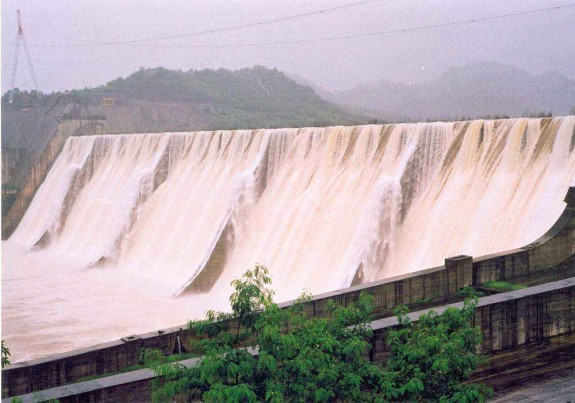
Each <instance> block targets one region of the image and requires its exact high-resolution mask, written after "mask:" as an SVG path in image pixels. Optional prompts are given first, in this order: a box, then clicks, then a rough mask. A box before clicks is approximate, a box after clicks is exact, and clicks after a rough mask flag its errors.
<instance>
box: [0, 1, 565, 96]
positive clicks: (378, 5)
mask: <svg viewBox="0 0 575 403" xmlns="http://www.w3.org/2000/svg"><path fill="white" fill-rule="evenodd" d="M359 1H360V0H293V1H279V0H278V1H275V0H243V1H240V0H210V1H208V0H203V1H201V0H193V1H192V0H125V1H119V0H97V1H96V0H94V1H92V0H90V1H86V0H70V1H69V0H53V1H48V0H44V1H41V0H2V53H1V55H2V92H3V93H4V92H5V91H7V90H8V87H9V83H10V74H11V64H12V55H13V53H14V51H13V49H14V43H15V39H16V31H17V24H16V9H18V8H19V9H20V10H21V12H22V18H23V26H24V32H25V35H26V38H27V41H28V45H29V49H30V53H31V56H32V59H33V63H34V67H35V70H36V75H37V77H38V81H39V83H40V89H41V90H43V91H45V92H49V91H53V90H63V89H71V88H78V87H84V86H97V85H100V84H103V83H105V82H107V81H110V80H112V79H114V78H116V77H119V76H126V75H128V74H130V73H132V72H133V71H135V70H137V69H138V68H139V67H156V66H164V67H168V68H174V69H182V70H189V69H203V68H208V67H209V68H220V67H224V68H229V69H237V68H241V67H249V66H253V65H256V64H260V65H264V66H267V67H277V68H278V69H280V70H283V71H285V72H288V73H292V74H297V75H299V76H301V77H303V78H305V79H308V80H310V81H312V82H314V83H316V84H318V85H321V86H323V87H325V88H327V89H345V88H349V87H350V86H353V85H355V84H357V83H360V82H373V81H378V80H381V79H388V80H392V81H404V82H405V81H412V82H420V81H427V80H430V79H433V78H435V77H437V76H438V75H439V74H441V73H442V72H444V71H445V70H446V69H448V68H449V67H451V66H455V65H462V64H469V63H473V62H477V61H499V62H502V63H505V64H511V65H515V66H518V67H522V68H524V69H525V70H527V71H529V72H531V73H536V74H540V73H542V72H544V71H547V70H554V71H557V72H559V73H562V74H564V75H566V76H568V77H570V78H571V79H575V23H574V21H575V7H567V8H563V9H560V10H556V11H550V12H546V13H539V14H530V15H523V16H516V17H511V18H506V19H500V20H491V21H485V22H475V23H472V24H462V25H458V26H452V27H443V28H436V29H433V30H421V31H415V32H404V33H395V34H389V35H382V36H372V37H366V38H354V39H344V40H336V41H322V42H312V43H304V44H289V45H281V46H280V45H267V46H249V47H248V46H235V47H224V48H222V47H191V46H197V45H221V44H238V43H261V42H274V41H290V40H301V39H311V38H322V37H333V36H347V35H356V34H363V33H370V32H379V31H387V30H394V29H403V28H410V27H416V26H422V25H432V24H442V23H448V22H453V21H459V20H467V19H479V18H483V17H489V16H495V15H502V14H507V13H515V12H521V11H528V10H535V9H540V8H547V7H554V6H559V5H566V4H571V3H574V1H573V0H548V1H542V0H522V1H517V0H513V1H511V0H487V1H479V0H475V1H471V0H441V1H439V0H417V1H416V0H414V1H409V0H374V1H370V2H366V3H364V4H361V5H357V6H354V7H347V8H343V9H339V10H336V11H331V12H325V13H321V14H316V15H312V16H308V17H305V18H299V19H292V20H289V21H282V22H278V23H274V24H267V25H259V26H256V27H251V28H243V29H237V30H232V31H227V32H220V33H217V34H206V35H195V36H187V37H182V38H176V39H170V40H157V41H150V42H139V43H137V44H127V45H126V44H114V45H95V44H94V43H93V42H100V43H101V42H117V41H123V42H127V41H132V40H138V39H143V38H150V37H161V36H170V35H180V34H188V33H193V32H197V31H202V30H208V29H217V28H223V27H228V26H235V25H241V24H248V23H252V22H258V21H264V20H270V19H276V18H281V17H286V16H291V15H294V14H301V13H307V12H312V11H316V10H321V9H326V8H332V7H336V6H340V5H345V4H350V3H357V2H359ZM86 44H87V46H84V45H86ZM47 45H58V46H47ZM59 45H65V46H59ZM16 83H17V84H16V85H17V86H18V87H20V88H30V87H31V79H30V73H29V72H28V67H27V64H26V59H25V56H24V53H23V52H22V53H21V54H20V60H19V65H18V73H17V77H16Z"/></svg>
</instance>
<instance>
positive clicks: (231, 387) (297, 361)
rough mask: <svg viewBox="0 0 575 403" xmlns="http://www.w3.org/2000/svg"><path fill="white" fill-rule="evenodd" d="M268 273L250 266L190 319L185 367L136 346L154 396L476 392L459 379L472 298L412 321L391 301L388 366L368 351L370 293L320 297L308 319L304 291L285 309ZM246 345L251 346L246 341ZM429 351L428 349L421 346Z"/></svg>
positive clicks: (404, 396)
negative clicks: (214, 305)
mask: <svg viewBox="0 0 575 403" xmlns="http://www.w3.org/2000/svg"><path fill="white" fill-rule="evenodd" d="M270 284H271V278H270V277H269V273H268V271H267V269H266V268H265V267H264V266H261V265H256V266H255V268H254V269H253V270H249V271H248V272H247V273H246V274H245V275H244V277H243V278H242V279H239V280H234V282H232V286H233V287H234V292H233V293H232V295H231V296H230V303H231V307H232V312H231V313H217V312H213V311H209V312H208V314H207V319H206V320H202V321H196V322H191V323H190V327H191V328H193V329H195V330H196V332H197V333H198V335H204V336H207V337H206V338H204V339H203V340H199V341H198V342H197V345H196V348H197V350H198V352H199V353H200V354H202V355H203V356H202V358H201V359H200V361H199V363H198V364H197V365H196V366H194V367H191V368H186V367H184V366H183V365H181V364H178V363H173V362H167V359H166V357H164V356H163V355H162V354H161V352H160V351H157V350H156V351H154V350H153V351H147V352H145V354H144V355H145V361H146V363H147V364H148V365H149V366H150V367H151V368H153V369H154V371H155V373H156V375H157V378H156V379H155V381H154V385H153V399H154V400H155V401H166V400H171V399H173V398H174V397H176V396H177V397H178V398H181V399H186V398H187V399H189V400H203V401H208V402H210V401H218V402H219V401H231V402H244V401H246V402H256V401H272V402H284V401H317V402H328V401H348V402H352V401H353V402H356V401H381V400H387V401H405V400H412V401H417V400H429V399H434V400H442V401H450V400H451V401H456V400H459V401H480V400H481V399H483V394H484V393H485V392H486V390H485V389H482V388H479V387H476V386H473V385H471V386H469V385H463V384H462V383H461V382H462V381H464V380H465V379H467V377H468V376H469V373H470V372H471V371H473V369H475V368H476V366H477V364H478V362H479V359H478V357H477V356H476V355H475V354H474V348H475V345H476V344H477V343H478V342H479V340H480V338H481V334H480V333H479V331H478V330H477V329H475V328H472V327H470V325H469V320H470V318H471V317H472V315H473V311H474V308H475V306H476V299H470V300H468V301H467V302H466V303H465V306H464V308H463V309H462V310H458V309H448V310H446V311H445V312H444V313H443V314H442V315H437V314H435V313H433V312H430V313H429V314H427V315H424V316H423V317H422V318H421V319H420V321H419V322H411V321H410V320H409V318H408V316H407V309H406V308H404V307H402V308H401V309H400V310H398V312H397V313H398V319H399V323H400V326H399V327H398V328H397V329H394V330H392V331H390V332H389V333H388V335H387V339H388V342H389V344H390V347H391V351H392V356H391V358H390V359H389V360H388V362H387V367H388V368H387V369H385V368H384V367H382V366H381V365H377V364H374V363H372V362H370V361H369V360H368V359H367V356H368V351H369V349H370V346H371V340H372V337H373V331H372V329H371V327H370V326H369V323H370V321H371V319H372V312H373V310H374V307H375V304H374V298H373V296H371V295H369V294H367V293H362V294H361V295H360V297H359V299H358V301H356V302H355V303H354V304H352V305H350V306H348V307H342V306H340V305H338V304H336V303H334V302H333V301H329V302H328V304H327V311H328V312H327V315H326V317H323V318H317V317H312V318H309V317H308V316H307V315H306V313H305V309H304V308H305V303H306V301H308V300H309V298H310V296H309V295H303V296H302V297H300V298H299V299H298V300H297V301H295V303H294V304H292V305H291V306H290V307H289V308H287V309H281V308H280V307H279V306H278V305H277V304H274V303H273V300H272V297H273V292H272V291H271V290H270V289H269V288H268V286H269V285H270ZM248 345H252V346H256V345H257V348H254V349H248V348H245V346H248ZM428 354H429V355H428Z"/></svg>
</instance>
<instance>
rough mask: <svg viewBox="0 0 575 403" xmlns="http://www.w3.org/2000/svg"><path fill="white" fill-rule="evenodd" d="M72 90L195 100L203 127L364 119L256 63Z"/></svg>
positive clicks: (144, 75)
mask: <svg viewBox="0 0 575 403" xmlns="http://www.w3.org/2000/svg"><path fill="white" fill-rule="evenodd" d="M74 93H75V94H77V95H79V96H80V97H97V96H103V95H110V96H114V97H120V98H127V99H140V100H146V101H153V102H164V103H165V102H178V103H191V104H198V105H200V107H201V108H200V110H201V112H202V114H205V115H208V119H207V121H208V122H209V123H208V124H207V125H206V127H202V128H203V129H244V128H273V127H303V126H330V125H341V124H357V123H364V122H366V120H367V119H366V118H365V117H362V116H359V115H353V114H350V113H348V112H344V111H342V110H341V109H339V108H338V107H336V106H334V105H332V104H330V103H329V102H327V101H324V100H323V99H321V98H320V97H319V96H318V95H316V94H315V92H314V90H313V89H311V88H310V87H306V86H303V85H300V84H298V83H296V82H295V81H293V80H291V79H290V78H288V77H287V76H286V75H285V74H283V73H282V72H280V71H278V70H277V69H273V70H272V69H268V68H265V67H261V66H256V67H253V68H246V69H241V70H236V71H230V70H225V69H219V70H210V69H208V70H200V71H194V70H190V71H188V72H183V71H180V70H178V71H176V70H169V69H165V68H155V69H140V70H139V71H137V72H135V73H133V74H131V75H130V76H128V77H126V78H118V79H116V80H113V81H110V82H109V83H107V84H106V85H104V86H101V87H98V88H95V89H90V90H83V91H74Z"/></svg>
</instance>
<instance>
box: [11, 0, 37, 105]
mask: <svg viewBox="0 0 575 403" xmlns="http://www.w3.org/2000/svg"><path fill="white" fill-rule="evenodd" d="M16 15H17V17H18V36H17V37H16V51H15V53H14V64H13V65H12V81H11V82H10V98H9V101H10V103H12V101H13V100H14V84H15V83H16V69H17V67H18V55H19V53H20V44H22V46H23V47H24V53H26V59H27V60H28V68H29V69H30V74H31V75H32V80H33V81H34V87H35V88H36V92H37V93H38V95H39V96H42V94H41V93H40V90H39V89H38V80H36V73H34V67H33V66H32V59H31V58H30V52H29V51H28V45H27V44H26V37H25V36H24V30H23V29H22V17H21V16H20V10H18V11H16Z"/></svg>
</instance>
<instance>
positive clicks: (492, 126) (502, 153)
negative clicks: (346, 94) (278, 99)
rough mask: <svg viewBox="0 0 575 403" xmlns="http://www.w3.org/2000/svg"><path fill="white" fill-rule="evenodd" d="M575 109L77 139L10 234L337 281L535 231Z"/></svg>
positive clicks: (173, 272)
mask: <svg viewBox="0 0 575 403" xmlns="http://www.w3.org/2000/svg"><path fill="white" fill-rule="evenodd" d="M574 124H575V118H573V117H567V118H554V119H510V120H502V121H473V122H456V123H418V124H398V125H383V126H379V125H372V126H359V127H329V128H308V129H281V130H275V129H274V130H253V131H250V130H242V131H235V132H234V131H218V132H198V133H163V134H133V135H118V136H92V137H81V138H70V139H69V141H68V143H67V144H66V146H65V148H64V151H63V152H62V154H61V155H60V157H59V158H58V160H57V162H56V164H55V165H54V167H53V168H52V170H51V171H50V174H49V175H48V177H47V179H46V182H45V183H44V184H43V185H42V187H41V189H40V190H39V192H38V195H37V197H36V198H35V199H34V201H33V203H32V205H31V206H30V209H29V210H28V212H27V213H26V216H25V217H24V219H23V221H22V224H21V225H20V226H19V228H18V229H17V231H16V233H15V234H14V237H13V238H14V241H16V240H17V241H18V242H21V243H25V244H26V245H27V246H28V247H30V246H31V245H36V244H38V240H39V239H40V238H41V237H42V235H43V234H44V232H50V237H49V238H48V239H47V240H46V241H45V242H42V243H41V245H37V247H38V248H39V247H43V248H44V249H47V250H52V249H53V250H59V251H60V252H62V253H72V254H74V255H77V256H79V257H81V258H82V259H83V260H84V261H85V262H86V264H87V265H88V264H93V263H94V262H96V261H98V262H101V260H102V258H105V262H106V263H105V264H106V265H110V266H112V267H116V268H117V270H128V271H131V272H133V273H134V275H137V276H145V277H152V278H157V279H158V281H162V282H165V283H169V284H170V285H171V286H172V287H173V288H174V290H178V289H180V288H181V287H182V286H183V285H184V284H185V283H186V281H188V282H190V279H191V278H193V277H194V276H197V275H199V274H200V273H201V272H203V271H205V272H206V273H208V272H210V271H212V272H213V273H211V274H210V275H209V279H208V280H205V281H208V283H209V284H207V288H208V289H211V288H212V287H213V286H214V285H215V284H216V283H222V287H224V288H225V287H226V285H227V283H228V282H229V281H230V280H231V279H232V278H233V277H235V276H239V275H241V273H242V271H244V270H245V269H246V268H248V267H250V266H251V265H252V264H254V263H255V262H261V263H264V264H266V265H268V266H269V268H270V270H271V273H272V275H273V277H274V281H275V284H276V286H277V287H278V288H279V289H281V290H282V291H280V295H281V296H282V297H285V298H288V297H293V296H294V295H293V294H294V293H296V292H298V291H299V290H301V289H303V288H308V289H310V290H311V291H313V292H316V293H317V292H322V291H328V290H331V289H336V288H341V287H345V286H349V285H350V284H351V282H352V281H353V279H354V278H355V281H356V282H358V281H359V282H365V281H372V280H375V279H378V278H382V277H387V276H391V275H398V274H402V273H405V272H409V271H413V270H418V269H423V268H426V267H429V266H433V265H437V264H440V263H441V262H442V260H443V259H444V258H445V257H446V256H448V255H450V254H455V253H467V254H471V255H475V256H478V255H481V254H486V253H490V252H496V251H499V250H504V249H509V248H513V247H518V246H522V245H523V244H526V243H529V242H530V241H533V240H534V239H536V238H537V237H538V236H540V235H541V234H543V232H545V230H546V229H547V228H549V227H550V225H551V224H552V223H553V221H554V220H555V219H556V218H557V217H558V215H559V214H560V213H561V210H562V203H561V197H562V195H563V193H564V192H565V190H566V188H567V187H568V185H569V184H570V183H571V182H572V180H573V175H574V172H575V165H574V164H575V162H574V161H575V153H574V152H573V127H574ZM84 171H89V172H84ZM66 195H67V196H66ZM224 238H225V239H224ZM216 246H217V248H216ZM216 255H217V256H216ZM216 260H218V263H217V264H218V265H219V267H220V268H219V269H214V268H213V267H212V266H211V264H208V263H209V262H210V261H216ZM215 271H217V273H216V272H215ZM200 291H201V290H200Z"/></svg>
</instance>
